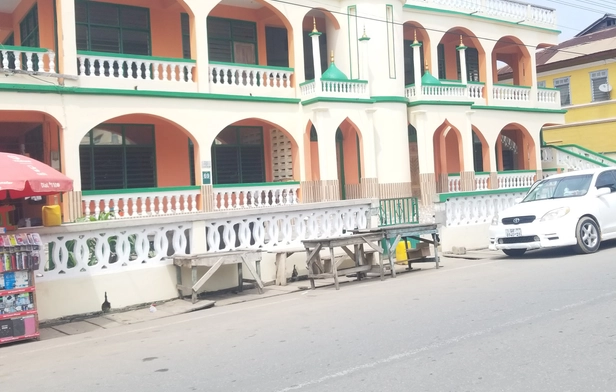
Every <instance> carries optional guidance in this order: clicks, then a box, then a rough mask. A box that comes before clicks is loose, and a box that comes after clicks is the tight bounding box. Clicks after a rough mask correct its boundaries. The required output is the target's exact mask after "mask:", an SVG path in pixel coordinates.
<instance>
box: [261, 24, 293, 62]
mask: <svg viewBox="0 0 616 392" xmlns="http://www.w3.org/2000/svg"><path fill="white" fill-rule="evenodd" d="M265 46H266V51H267V65H271V66H273V67H288V66H289V41H288V37H287V29H284V28H280V27H269V26H266V27H265Z"/></svg>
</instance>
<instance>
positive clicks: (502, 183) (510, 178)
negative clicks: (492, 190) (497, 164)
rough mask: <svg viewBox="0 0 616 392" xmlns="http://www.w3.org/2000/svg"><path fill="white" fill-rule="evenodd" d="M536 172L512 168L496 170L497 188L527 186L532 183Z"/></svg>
mask: <svg viewBox="0 0 616 392" xmlns="http://www.w3.org/2000/svg"><path fill="white" fill-rule="evenodd" d="M536 176H537V173H536V172H535V171H530V170H529V171H527V170H524V171H522V170H514V171H511V172H506V171H504V172H498V174H497V180H498V188H499V189H507V188H527V187H530V186H532V185H533V183H534V182H535V178H536Z"/></svg>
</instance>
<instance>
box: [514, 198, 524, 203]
mask: <svg viewBox="0 0 616 392" xmlns="http://www.w3.org/2000/svg"><path fill="white" fill-rule="evenodd" d="M522 200H524V198H522V197H518V198H517V199H515V200H514V201H513V202H514V203H515V204H520V203H521V202H522Z"/></svg>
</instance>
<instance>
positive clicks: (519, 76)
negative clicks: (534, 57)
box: [491, 36, 533, 86]
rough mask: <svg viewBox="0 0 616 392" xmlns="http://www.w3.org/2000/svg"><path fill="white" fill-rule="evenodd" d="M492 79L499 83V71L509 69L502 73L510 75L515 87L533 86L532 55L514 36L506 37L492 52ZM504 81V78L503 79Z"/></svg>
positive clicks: (499, 41)
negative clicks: (504, 67)
mask: <svg viewBox="0 0 616 392" xmlns="http://www.w3.org/2000/svg"><path fill="white" fill-rule="evenodd" d="M491 60H492V72H493V76H492V79H493V81H494V83H499V69H502V68H503V66H505V65H506V66H508V68H506V69H504V70H501V71H500V73H502V74H506V75H508V76H507V78H511V81H512V84H513V85H514V86H530V85H531V84H532V74H533V70H532V66H531V58H530V53H529V52H528V49H527V48H526V46H525V45H524V44H523V43H522V41H521V40H520V39H518V38H516V37H513V36H505V37H502V38H501V39H499V40H498V42H497V43H496V45H495V46H494V49H493V50H492V59H491ZM501 79H502V77H501Z"/></svg>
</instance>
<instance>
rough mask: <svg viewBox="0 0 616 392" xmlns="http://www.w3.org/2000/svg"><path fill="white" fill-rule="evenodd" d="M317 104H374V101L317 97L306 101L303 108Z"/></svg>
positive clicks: (303, 102)
mask: <svg viewBox="0 0 616 392" xmlns="http://www.w3.org/2000/svg"><path fill="white" fill-rule="evenodd" d="M317 102H340V103H342V102H344V103H374V102H375V101H374V99H365V98H330V97H316V98H312V99H309V100H306V101H302V106H307V105H312V104H313V103H317Z"/></svg>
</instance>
